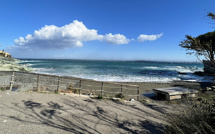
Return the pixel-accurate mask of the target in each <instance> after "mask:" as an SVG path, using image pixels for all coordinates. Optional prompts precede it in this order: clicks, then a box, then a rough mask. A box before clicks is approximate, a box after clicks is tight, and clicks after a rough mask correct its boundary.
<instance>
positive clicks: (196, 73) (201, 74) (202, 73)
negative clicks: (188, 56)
mask: <svg viewBox="0 0 215 134" xmlns="http://www.w3.org/2000/svg"><path fill="white" fill-rule="evenodd" d="M194 74H195V75H198V76H203V75H204V72H201V71H198V72H194Z"/></svg>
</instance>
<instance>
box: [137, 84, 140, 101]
mask: <svg viewBox="0 0 215 134" xmlns="http://www.w3.org/2000/svg"><path fill="white" fill-rule="evenodd" d="M139 100H140V87H137V101H139Z"/></svg>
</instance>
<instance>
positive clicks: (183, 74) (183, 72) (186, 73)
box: [178, 72, 187, 75]
mask: <svg viewBox="0 0 215 134" xmlns="http://www.w3.org/2000/svg"><path fill="white" fill-rule="evenodd" d="M178 74H183V75H186V74H187V73H184V72H178Z"/></svg>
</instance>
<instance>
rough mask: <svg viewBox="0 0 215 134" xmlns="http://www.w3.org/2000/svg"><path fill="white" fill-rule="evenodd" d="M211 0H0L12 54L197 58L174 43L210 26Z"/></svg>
mask: <svg viewBox="0 0 215 134" xmlns="http://www.w3.org/2000/svg"><path fill="white" fill-rule="evenodd" d="M214 5H215V0H150V1H149V0H0V48H1V49H4V50H6V51H8V52H10V53H11V54H12V56H13V57H15V58H54V59H105V60H162V61H197V59H196V58H195V56H190V55H186V51H185V50H184V49H182V48H180V47H179V46H178V44H179V43H180V41H182V40H183V39H184V38H185V35H192V36H194V37H195V36H198V35H200V34H204V33H206V32H209V31H214V29H215V25H214V24H211V23H214V21H212V20H211V19H209V18H208V17H207V16H206V15H207V13H208V12H215V8H214V7H215V6H214Z"/></svg>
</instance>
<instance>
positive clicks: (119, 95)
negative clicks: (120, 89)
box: [115, 93, 125, 99]
mask: <svg viewBox="0 0 215 134" xmlns="http://www.w3.org/2000/svg"><path fill="white" fill-rule="evenodd" d="M115 97H116V98H121V99H124V98H125V96H124V95H123V94H122V93H118V94H116V95H115Z"/></svg>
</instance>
